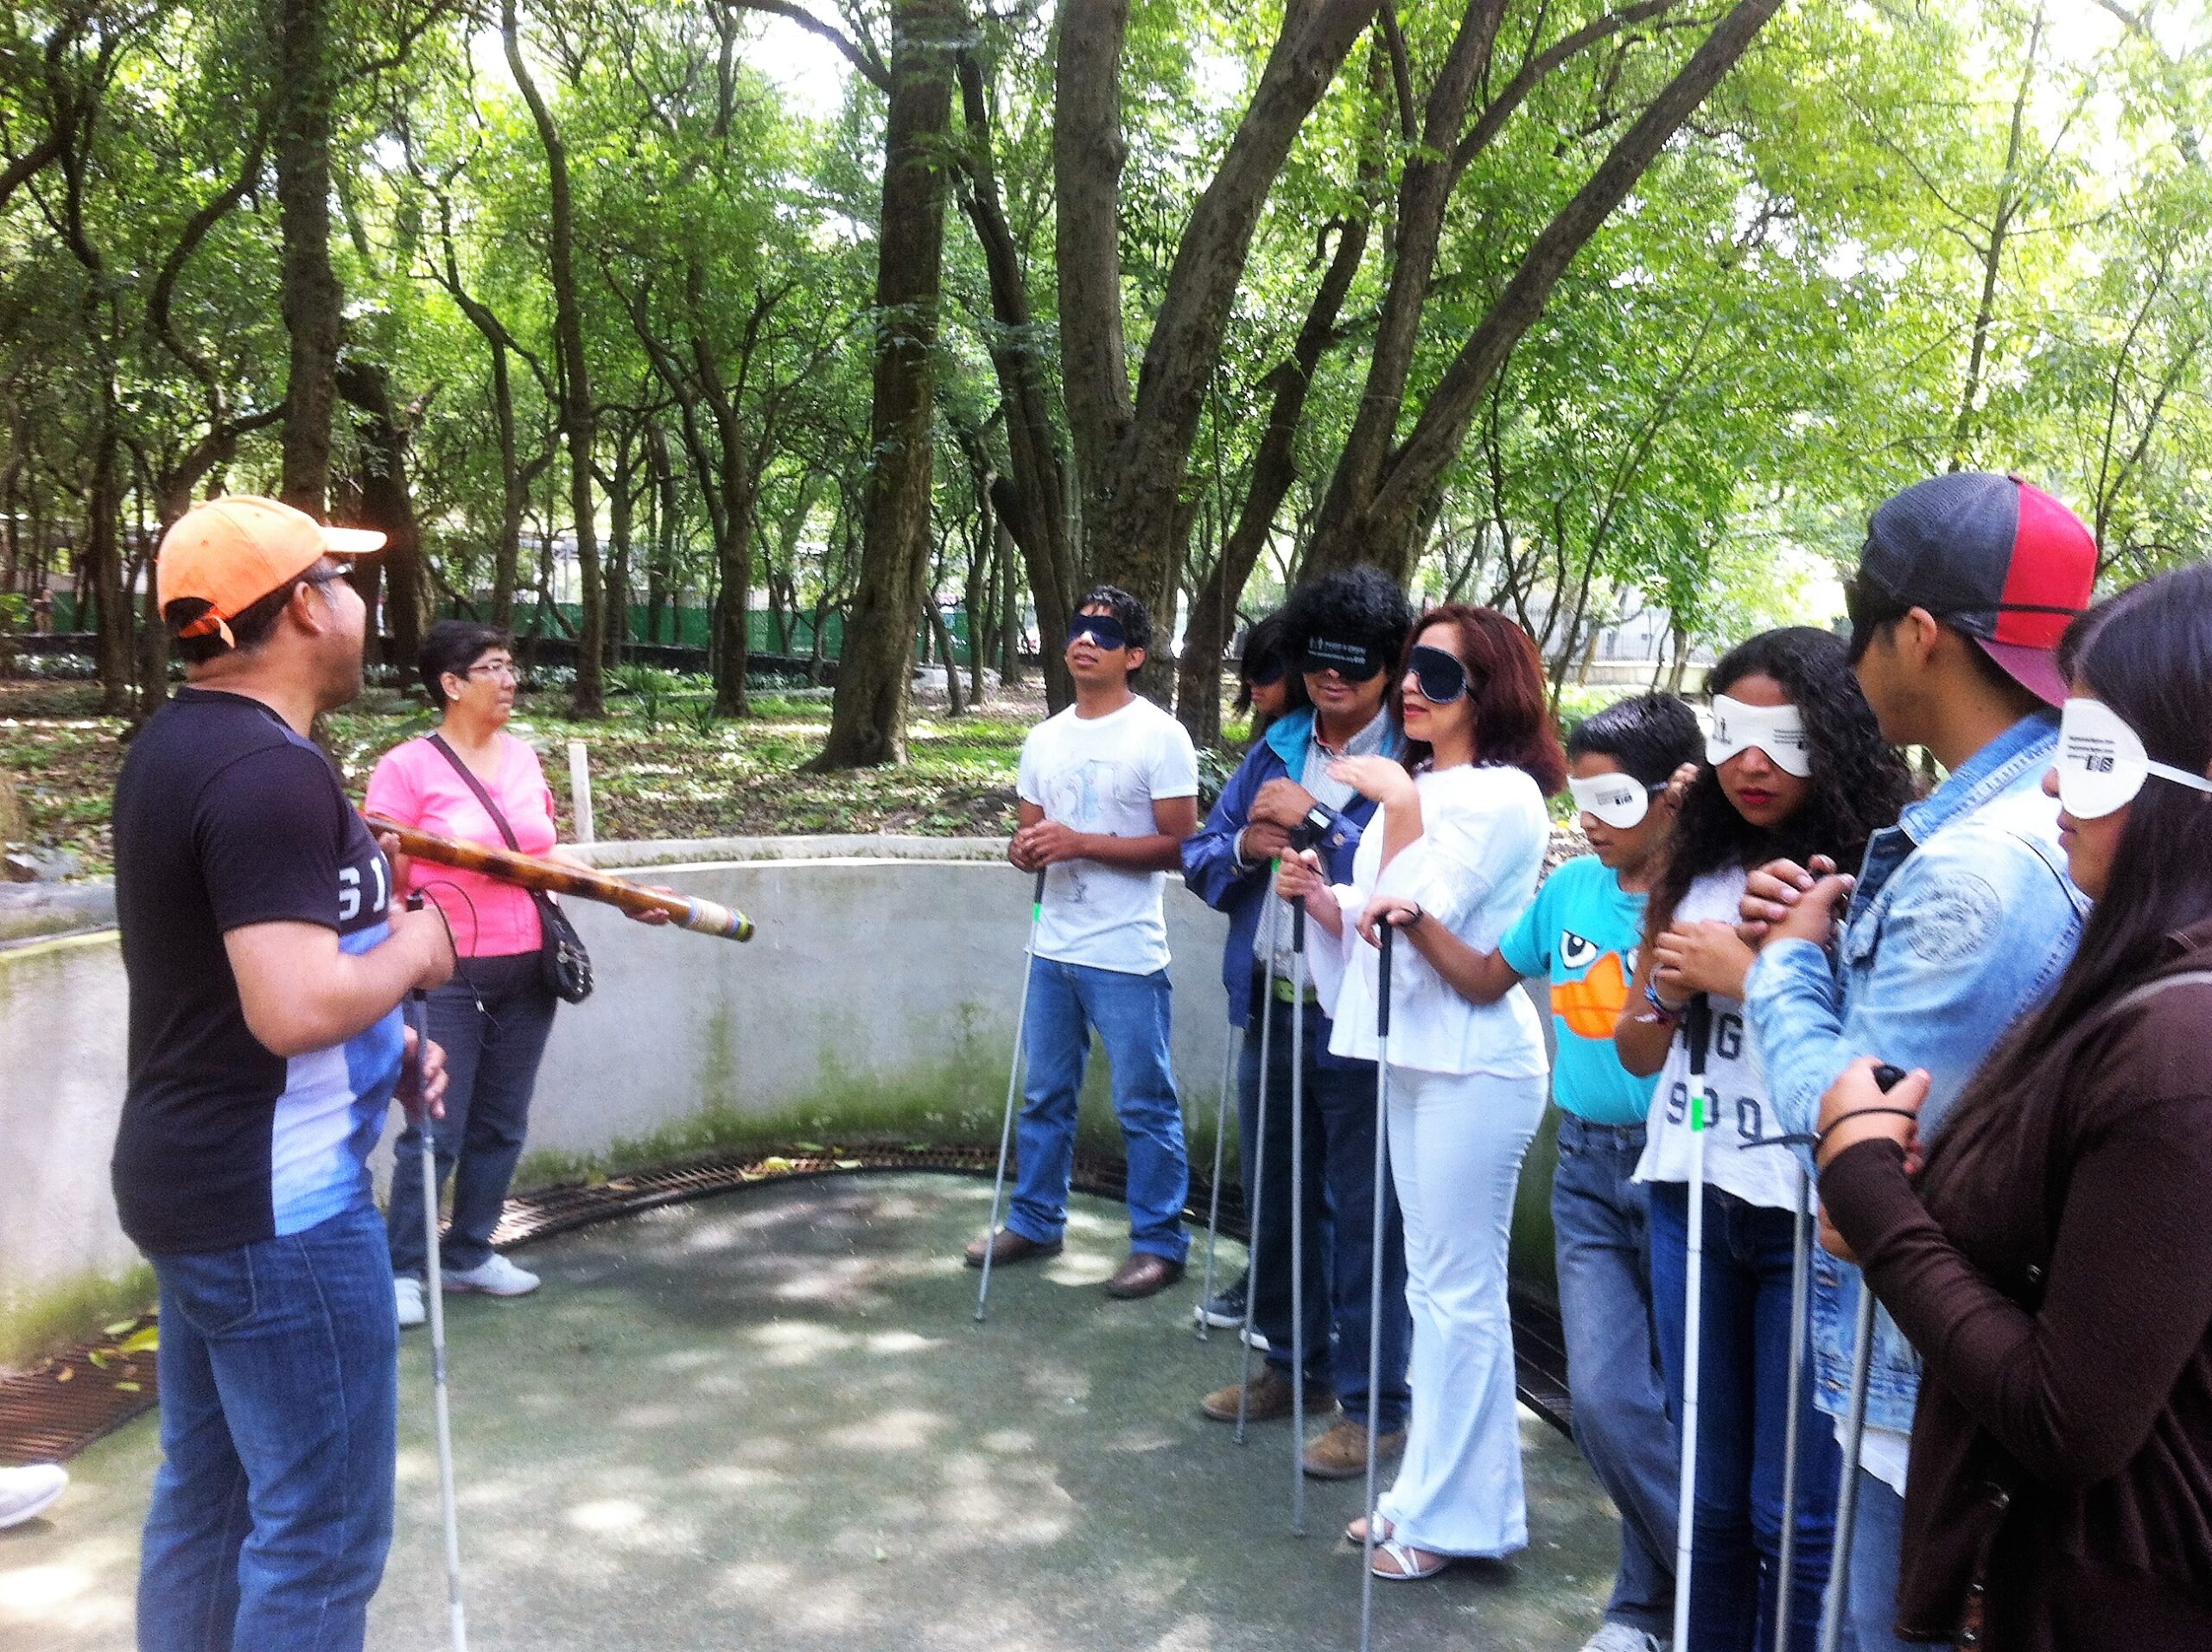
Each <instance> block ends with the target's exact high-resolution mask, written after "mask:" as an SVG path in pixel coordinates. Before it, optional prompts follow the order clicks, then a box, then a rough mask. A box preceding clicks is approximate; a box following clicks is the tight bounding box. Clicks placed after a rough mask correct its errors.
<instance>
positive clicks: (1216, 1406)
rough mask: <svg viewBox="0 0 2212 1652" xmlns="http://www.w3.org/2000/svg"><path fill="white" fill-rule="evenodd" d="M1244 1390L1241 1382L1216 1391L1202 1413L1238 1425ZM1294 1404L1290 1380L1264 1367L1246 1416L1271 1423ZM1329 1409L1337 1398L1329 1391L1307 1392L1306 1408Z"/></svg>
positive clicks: (1204, 1403)
mask: <svg viewBox="0 0 2212 1652" xmlns="http://www.w3.org/2000/svg"><path fill="white" fill-rule="evenodd" d="M1243 1386H1244V1385H1243V1383H1240V1382H1231V1383H1230V1385H1229V1386H1228V1387H1227V1388H1216V1389H1215V1390H1214V1391H1213V1392H1212V1393H1211V1394H1209V1395H1206V1397H1205V1399H1203V1400H1201V1401H1198V1409H1199V1410H1201V1411H1203V1412H1205V1414H1206V1415H1207V1416H1209V1417H1211V1418H1212V1419H1213V1420H1215V1421H1216V1422H1235V1421H1236V1395H1237V1394H1238V1392H1239V1391H1240V1390H1241V1389H1242V1388H1243ZM1290 1400H1291V1395H1290V1379H1289V1378H1288V1377H1287V1376H1284V1375H1283V1374H1282V1373H1281V1371H1279V1370H1277V1369H1275V1368H1274V1366H1272V1365H1263V1366H1262V1367H1261V1368H1260V1369H1259V1372H1258V1374H1257V1375H1255V1376H1254V1377H1253V1378H1252V1391H1251V1395H1250V1397H1249V1399H1247V1400H1246V1401H1245V1407H1244V1415H1245V1417H1246V1418H1247V1419H1248V1420H1250V1421H1252V1422H1270V1421H1272V1420H1274V1419H1275V1418H1277V1417H1287V1416H1288V1415H1290V1413H1291V1403H1290ZM1323 1407H1326V1408H1327V1409H1329V1410H1331V1411H1334V1410H1335V1409H1336V1407H1337V1396H1336V1395H1333V1394H1332V1393H1330V1392H1329V1391H1328V1390H1327V1389H1326V1388H1308V1389H1306V1409H1307V1410H1308V1411H1313V1412H1319V1411H1320V1410H1321V1409H1322V1408H1323ZM1366 1466H1367V1459H1366V1458H1361V1459H1360V1467H1361V1468H1362V1469H1363V1470H1364V1469H1365V1467H1366Z"/></svg>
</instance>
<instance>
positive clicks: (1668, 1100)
mask: <svg viewBox="0 0 2212 1652" xmlns="http://www.w3.org/2000/svg"><path fill="white" fill-rule="evenodd" d="M1744 884H1745V874H1744V873H1743V871H1742V869H1741V868H1740V867H1728V868H1726V869H1724V870H1721V871H1719V872H1709V873H1707V874H1706V875H1705V876H1703V877H1701V878H1700V879H1698V880H1696V881H1695V882H1694V883H1693V884H1691V885H1690V886H1689V893H1687V894H1686V895H1684V896H1683V897H1682V904H1681V906H1680V907H1678V908H1677V909H1676V910H1675V922H1676V923H1678V924H1687V923H1694V922H1697V921H1699V920H1700V919H1706V918H1711V919H1714V920H1717V921H1719V922H1722V923H1726V924H1735V922H1736V921H1737V918H1738V912H1737V907H1738V903H1740V902H1741V900H1742V899H1743V894H1744ZM1708 997H1709V998H1710V1001H1711V1003H1712V1006H1713V1036H1712V1039H1711V1040H1710V1041H1709V1044H1708V1047H1707V1052H1706V1058H1705V1088H1706V1092H1707V1095H1708V1096H1710V1097H1711V1098H1712V1102H1711V1108H1710V1111H1711V1115H1712V1117H1711V1121H1710V1123H1709V1125H1708V1127H1707V1130H1706V1133H1705V1179H1706V1183H1707V1185H1708V1186H1712V1187H1718V1188H1719V1189H1721V1190H1722V1191H1724V1192H1729V1193H1733V1194H1734V1195H1735V1196H1736V1197H1737V1198H1739V1199H1741V1200H1743V1201H1744V1202H1745V1204H1757V1205H1763V1206H1764V1207H1766V1208H1768V1209H1770V1210H1796V1208H1797V1171H1796V1154H1795V1153H1792V1152H1791V1150H1790V1149H1789V1148H1788V1147H1752V1146H1751V1145H1749V1144H1750V1143H1751V1142H1752V1141H1755V1140H1757V1139H1758V1138H1760V1137H1764V1136H1773V1135H1778V1134H1781V1133H1782V1128H1783V1127H1782V1125H1781V1123H1780V1122H1779V1121H1777V1119H1776V1118H1775V1115H1774V1104H1773V1102H1771V1101H1770V1100H1769V1099H1768V1096H1767V1088H1766V1069H1765V1067H1764V1065H1762V1064H1761V1063H1760V1060H1759V1052H1758V1047H1757V1045H1755V1044H1754V1043H1753V1041H1752V1039H1751V1031H1750V1028H1749V1027H1748V1026H1746V1025H1745V1020H1744V1005H1743V1001H1742V1000H1740V999H1736V998H1722V997H1719V996H1718V995H1713V994H1708ZM1689 1094H1690V1051H1689V1042H1688V1035H1687V1033H1686V1032H1685V1031H1684V1030H1683V1029H1682V1028H1680V1027H1677V1028H1676V1029H1675V1042H1674V1044H1673V1045H1671V1046H1669V1049H1668V1051H1667V1064H1666V1066H1665V1067H1664V1068H1663V1069H1662V1070H1661V1071H1660V1074H1659V1083H1658V1087H1657V1088H1656V1090H1653V1091H1652V1092H1651V1112H1650V1115H1649V1118H1648V1120H1647V1121H1646V1123H1645V1134H1644V1142H1643V1158H1642V1159H1641V1160H1637V1166H1636V1179H1637V1181H1639V1182H1688V1180H1689V1179H1690V1160H1691V1157H1692V1153H1693V1149H1694V1143H1695V1141H1696V1138H1695V1136H1694V1134H1692V1133H1691V1130H1690V1119H1689V1108H1688V1099H1689Z"/></svg>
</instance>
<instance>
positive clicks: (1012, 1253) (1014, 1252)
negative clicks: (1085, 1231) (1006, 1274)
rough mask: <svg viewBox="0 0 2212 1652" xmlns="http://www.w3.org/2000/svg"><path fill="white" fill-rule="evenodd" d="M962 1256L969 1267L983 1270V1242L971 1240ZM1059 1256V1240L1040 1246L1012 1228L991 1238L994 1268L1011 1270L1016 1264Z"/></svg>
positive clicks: (1005, 1229)
mask: <svg viewBox="0 0 2212 1652" xmlns="http://www.w3.org/2000/svg"><path fill="white" fill-rule="evenodd" d="M962 1254H963V1255H964V1256H965V1258H966V1260H967V1262H968V1266H969V1267H970V1268H981V1267H982V1265H983V1242H982V1240H981V1239H973V1240H970V1241H969V1244H968V1249H966V1250H965V1251H964V1252H963V1253H962ZM1059 1254H1060V1242H1059V1241H1058V1240H1057V1239H1055V1240H1053V1241H1052V1242H1051V1243H1050V1244H1039V1243H1038V1242H1037V1241H1036V1240H1034V1239H1032V1238H1030V1237H1029V1236H1027V1235H1026V1234H1019V1233H1016V1232H1015V1231H1014V1229H1012V1228H1001V1229H999V1230H998V1231H997V1232H996V1233H995V1234H993V1235H992V1236H991V1266H992V1267H994V1268H1011V1267H1012V1266H1014V1263H1016V1262H1033V1261H1038V1260H1039V1259H1040V1258H1042V1257H1046V1256H1057V1255H1059Z"/></svg>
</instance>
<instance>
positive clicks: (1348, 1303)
mask: <svg viewBox="0 0 2212 1652" xmlns="http://www.w3.org/2000/svg"><path fill="white" fill-rule="evenodd" d="M1281 619H1282V623H1283V642H1284V646H1285V648H1286V649H1287V651H1288V652H1289V653H1290V654H1291V656H1292V657H1293V658H1294V659H1296V660H1297V661H1298V662H1299V669H1300V674H1301V676H1302V677H1304V679H1305V683H1306V695H1307V696H1308V698H1309V699H1310V700H1311V701H1312V702H1313V709H1311V710H1308V711H1298V712H1294V713H1292V714H1291V715H1288V716H1286V717H1283V718H1281V719H1280V720H1279V721H1276V722H1274V723H1273V724H1272V725H1270V726H1269V728H1268V732H1267V734H1266V737H1265V738H1264V739H1262V740H1261V741H1260V742H1259V743H1258V744H1257V745H1255V747H1253V748H1252V752H1251V754H1250V755H1249V756H1248V757H1247V758H1246V759H1244V762H1243V766H1242V767H1240V768H1239V769H1238V770H1237V771H1236V774H1235V775H1234V776H1233V777H1232V778H1230V783H1229V785H1228V787H1227V789H1226V790H1224V791H1223V792H1222V794H1221V797H1220V800H1219V801H1218V802H1217V803H1216V804H1214V806H1213V810H1212V812H1211V814H1209V815H1208V816H1207V817H1206V823H1205V826H1204V827H1203V828H1202V829H1200V830H1199V831H1198V833H1197V835H1196V836H1192V837H1189V838H1186V839H1185V840H1184V843H1183V876H1184V880H1185V881H1186V882H1187V883H1188V884H1189V885H1190V886H1191V888H1192V890H1193V891H1195V892H1196V893H1198V896H1199V897H1200V898H1201V899H1204V900H1205V902H1206V903H1207V904H1208V905H1211V906H1214V907H1216V908H1217V909H1219V910H1220V911H1222V912H1226V913H1228V914H1229V944H1228V946H1227V947H1226V949H1225V950H1224V952H1223V955H1222V966H1221V973H1222V984H1223V985H1224V987H1225V988H1227V989H1228V993H1229V1020H1230V1024H1231V1025H1232V1026H1240V1027H1243V1028H1245V1029H1246V1030H1247V1036H1246V1038H1245V1040H1244V1050H1243V1065H1242V1070H1241V1071H1240V1073H1239V1081H1240V1082H1239V1094H1238V1106H1237V1124H1238V1131H1239V1139H1240V1141H1242V1142H1243V1144H1244V1154H1245V1160H1246V1166H1247V1172H1248V1174H1247V1178H1246V1185H1247V1189H1248V1191H1249V1187H1250V1177H1249V1166H1250V1162H1251V1160H1252V1159H1253V1158H1254V1157H1255V1149H1256V1147H1257V1146H1258V1143H1259V1140H1260V1116H1259V1114H1260V1108H1259V1093H1260V1039H1259V1034H1258V1026H1257V1024H1258V1022H1259V1020H1260V1012H1261V1006H1262V1003H1263V1002H1264V1001H1265V999H1266V995H1267V994H1274V998H1275V1001H1276V1003H1275V1009H1274V1032H1273V1037H1272V1039H1271V1040H1270V1046H1269V1050H1268V1077H1267V1084H1268V1109H1267V1147H1266V1152H1265V1155H1264V1157H1265V1160H1266V1170H1267V1174H1266V1176H1265V1178H1264V1179H1263V1182H1262V1186H1261V1187H1260V1189H1259V1191H1258V1195H1257V1198H1249V1199H1248V1201H1247V1203H1248V1206H1249V1207H1250V1208H1253V1209H1254V1210H1255V1211H1256V1213H1257V1222H1258V1226H1259V1237H1260V1243H1259V1248H1258V1252H1257V1254H1256V1255H1255V1256H1254V1257H1253V1261H1252V1272H1251V1280H1250V1286H1249V1288H1250V1290H1251V1293H1252V1318H1253V1322H1254V1325H1255V1327H1256V1329H1257V1330H1258V1331H1260V1332H1262V1334H1263V1335H1264V1336H1265V1337H1266V1338H1267V1342H1268V1357H1267V1364H1266V1366H1265V1368H1264V1369H1262V1371H1261V1372H1260V1373H1259V1374H1258V1375H1257V1376H1254V1377H1253V1378H1252V1381H1251V1384H1250V1392H1249V1394H1243V1395H1241V1397H1242V1398H1243V1401H1244V1404H1245V1408H1246V1411H1247V1414H1248V1415H1249V1416H1250V1417H1252V1418H1255V1419H1265V1418H1270V1417H1282V1416H1287V1415H1288V1414H1290V1412H1291V1409H1292V1398H1293V1393H1292V1388H1291V1383H1292V1382H1294V1380H1297V1379H1296V1376H1295V1375H1294V1373H1293V1372H1292V1370H1291V1363H1292V1353H1291V1349H1292V1341H1293V1339H1292V1336H1291V1329H1292V1328H1291V1315H1290V1303H1291V1274H1290V1269H1291V1256H1290V1249H1291V1247H1290V1227H1291V1223H1290V1199H1291V1185H1290V1162H1291V1152H1290V1146H1291V1118H1290V1075H1291V1069H1292V1064H1293V1063H1294V1062H1296V1063H1300V1064H1303V1066H1304V1069H1305V1076H1304V1083H1305V1096H1306V1108H1305V1141H1304V1159H1305V1170H1306V1178H1305V1183H1306V1185H1304V1186H1303V1187H1301V1188H1300V1189H1299V1190H1298V1196H1299V1198H1300V1200H1301V1201H1302V1202H1303V1206H1304V1227H1305V1241H1306V1243H1305V1253H1306V1254H1305V1255H1304V1257H1303V1258H1302V1259H1301V1261H1300V1267H1301V1268H1302V1270H1303V1275H1304V1296H1305V1306H1306V1326H1305V1343H1306V1371H1305V1372H1304V1374H1303V1376H1304V1380H1305V1382H1306V1391H1307V1393H1308V1394H1309V1395H1312V1396H1313V1398H1314V1399H1315V1400H1316V1401H1319V1402H1321V1403H1324V1404H1326V1403H1328V1402H1329V1401H1337V1402H1339V1403H1340V1404H1341V1405H1342V1407H1343V1414H1342V1415H1341V1416H1339V1417H1338V1419H1337V1420H1336V1421H1335V1422H1334V1423H1333V1424H1332V1426H1330V1427H1329V1428H1328V1429H1327V1430H1326V1431H1325V1433H1322V1434H1321V1435H1320V1436H1319V1438H1317V1439H1314V1440H1313V1442H1312V1443H1311V1444H1310V1445H1307V1446H1306V1451H1305V1463H1306V1472H1307V1473H1308V1474H1312V1475H1314V1476H1316V1477H1319V1478H1323V1479H1344V1478H1349V1477H1351V1476H1353V1475H1355V1474H1358V1473H1361V1472H1363V1471H1364V1469H1365V1467H1366V1460H1367V1425H1366V1422H1365V1418H1366V1415H1367V1390H1368V1372H1367V1344H1368V1281H1369V1276H1370V1268H1371V1261H1372V1251H1371V1243H1372V1241H1371V1237H1370V1236H1371V1232H1372V1228H1373V1219H1374V1204H1373V1199H1374V1192H1375V1190H1374V1172H1375V1068H1374V1064H1372V1063H1371V1062H1364V1061H1346V1060H1344V1059H1341V1058H1338V1057H1335V1056H1332V1055H1330V1054H1328V1053H1327V1052H1328V1047H1329V1031H1330V1028H1329V1020H1328V1017H1327V1016H1326V1015H1325V1014H1324V1013H1322V1011H1321V1008H1320V1006H1319V1002H1318V1001H1316V1000H1315V998H1314V996H1313V992H1312V989H1311V988H1310V987H1309V988H1308V989H1307V994H1306V1015H1305V1024H1306V1026H1305V1030H1306V1038H1305V1043H1304V1046H1303V1047H1302V1048H1299V1049H1294V1048H1293V1047H1292V1042H1293V1041H1292V1039H1291V1013H1290V1010H1291V1000H1292V996H1293V993H1294V988H1293V985H1292V967H1291V923H1290V912H1289V908H1288V906H1287V905H1286V904H1285V903H1284V902H1283V900H1282V899H1281V897H1280V896H1278V895H1277V894H1276V893H1274V880H1273V879H1272V877H1271V876H1270V875H1269V867H1270V865H1271V863H1272V862H1273V861H1275V860H1276V859H1277V858H1278V857H1280V856H1281V855H1283V854H1284V853H1285V852H1286V851H1287V849H1288V848H1289V846H1290V842H1291V836H1292V834H1293V833H1294V832H1295V833H1299V834H1300V842H1306V841H1307V840H1309V839H1310V840H1311V842H1312V843H1313V848H1316V849H1317V850H1318V851H1319V853H1320V854H1321V855H1322V856H1323V857H1324V858H1325V861H1327V863H1328V868H1329V873H1330V875H1331V877H1332V879H1334V880H1338V881H1340V882H1349V881H1350V880H1351V861H1352V855H1353V853H1354V851H1356V850H1357V848H1359V838H1360V832H1361V830H1362V829H1363V827H1364V826H1365V825H1366V824H1367V822H1368V820H1369V819H1370V816H1372V815H1373V813H1374V810H1375V805H1374V804H1372V803H1371V802H1370V801H1369V800H1368V799H1366V798H1364V797H1361V796H1359V795H1358V794H1357V792H1355V791H1353V790H1352V789H1351V787H1350V786H1347V785H1343V784H1342V783H1340V782H1338V781H1336V780H1333V779H1332V778H1330V776H1329V766H1330V765H1331V764H1332V763H1333V762H1334V761H1335V760H1336V759H1338V758H1339V757H1345V756H1356V755H1362V754H1366V753H1385V754H1389V755H1395V754H1396V753H1397V752H1398V751H1399V750H1400V749H1401V741H1400V738H1399V735H1398V733H1397V731H1396V729H1395V728H1394V727H1393V726H1392V723H1391V720H1390V714H1389V711H1388V709H1386V708H1385V705H1384V702H1385V700H1386V698H1387V696H1388V695H1389V687H1390V681H1391V676H1392V674H1393V673H1394V672H1395V670H1397V668H1398V664H1399V658H1400V655H1401V654H1402V651H1403V649H1404V647H1405V640H1406V635H1407V633H1408V632H1409V631H1410V630H1411V629H1412V628H1413V620H1414V613H1413V608H1412V606H1411V605H1410V604H1409V603H1408V601H1407V600H1406V597H1405V594H1404V593H1402V591H1400V590H1399V589H1398V588H1396V587H1395V586H1394V585H1392V584H1391V583H1390V582H1389V580H1387V579H1385V578H1384V577H1383V575H1380V574H1377V573H1376V572H1375V571H1374V570H1373V569H1355V570H1353V571H1351V572H1350V573H1343V574H1332V575H1328V576H1326V577H1325V578H1323V579H1320V580H1317V581H1314V582H1313V583H1312V584H1310V585H1306V586H1302V587H1300V588H1299V589H1298V590H1296V591H1294V592H1293V593H1291V595H1290V600H1288V601H1287V603H1285V604H1284V606H1283V609H1282V612H1281ZM1383 1197H1384V1198H1385V1199H1386V1200H1387V1201H1389V1204H1388V1205H1387V1207H1386V1209H1385V1211H1384V1218H1383V1232H1384V1252H1383V1363H1382V1371H1381V1376H1380V1378H1379V1381H1380V1382H1381V1383H1382V1393H1381V1395H1380V1397H1379V1405H1378V1410H1377V1417H1376V1429H1377V1439H1376V1447H1377V1450H1378V1452H1379V1453H1380V1454H1381V1455H1383V1456H1386V1457H1387V1456H1391V1455H1394V1454H1395V1452H1398V1451H1399V1450H1400V1449H1402V1447H1403V1445H1404V1443H1405V1417H1406V1401H1407V1387H1406V1361H1407V1355H1408V1349H1409V1347H1410V1344H1411V1342H1412V1338H1413V1325H1412V1320H1411V1318H1410V1316H1409V1315H1408V1312H1407V1309H1406V1261H1405V1241H1404V1238H1403V1229H1402V1227H1401V1226H1400V1223H1399V1220H1398V1211H1397V1204H1396V1198H1395V1194H1394V1193H1393V1192H1392V1191H1391V1189H1390V1187H1389V1183H1388V1180H1387V1179H1386V1180H1385V1183H1384V1186H1383ZM1240 1393H1241V1385H1239V1384H1236V1383H1231V1384H1230V1386H1229V1387H1227V1388H1222V1389H1219V1390H1218V1391H1217V1392H1215V1393H1212V1394H1209V1395H1207V1396H1206V1397H1205V1401H1203V1403H1202V1407H1201V1408H1202V1409H1203V1410H1204V1411H1205V1414H1206V1415H1207V1416H1209V1417H1211V1418H1213V1419H1215V1420H1217V1421H1222V1422H1234V1421H1235V1420H1236V1415H1237V1408H1238V1402H1239V1399H1240Z"/></svg>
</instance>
